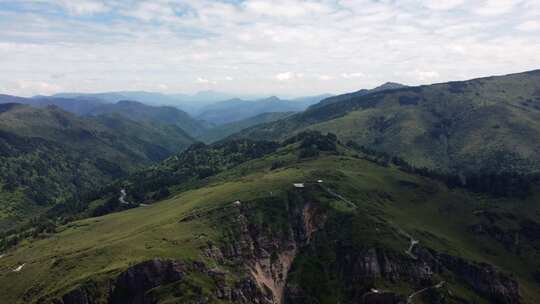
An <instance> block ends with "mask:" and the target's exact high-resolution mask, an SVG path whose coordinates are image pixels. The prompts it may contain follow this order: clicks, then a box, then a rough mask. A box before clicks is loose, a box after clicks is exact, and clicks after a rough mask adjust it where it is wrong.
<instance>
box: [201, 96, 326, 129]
mask: <svg viewBox="0 0 540 304" xmlns="http://www.w3.org/2000/svg"><path fill="white" fill-rule="evenodd" d="M329 96H331V95H327V94H325V95H318V96H311V97H303V98H298V99H292V100H283V99H280V98H278V97H275V96H272V97H269V98H265V99H259V100H242V99H231V100H225V101H221V102H218V103H214V104H211V105H208V106H206V107H204V108H202V109H201V114H199V115H198V116H197V118H198V119H200V120H204V121H207V122H210V123H212V124H216V125H222V124H226V123H231V122H235V121H240V120H244V119H247V118H249V117H254V116H257V115H259V114H262V113H271V112H299V111H303V110H305V109H306V108H307V107H308V106H310V105H313V104H316V103H318V102H319V101H321V100H323V99H325V98H328V97H329Z"/></svg>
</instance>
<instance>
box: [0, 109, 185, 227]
mask: <svg viewBox="0 0 540 304" xmlns="http://www.w3.org/2000/svg"><path fill="white" fill-rule="evenodd" d="M191 143H193V139H191V138H190V137H189V136H188V135H187V134H186V133H185V132H184V131H182V130H181V129H179V128H177V127H173V126H161V125H154V124H150V123H138V122H134V121H131V120H127V119H124V118H122V117H120V116H102V117H96V118H80V117H76V116H75V115H73V114H70V113H67V112H64V111H63V110H60V109H59V108H57V107H46V108H34V107H30V106H25V105H20V104H3V105H0V187H1V190H0V231H2V232H4V231H5V230H6V229H9V228H14V227H16V226H18V225H20V224H23V223H27V222H28V221H30V220H31V219H32V218H33V217H36V216H39V215H40V214H42V213H43V212H44V211H46V210H48V209H49V208H51V207H52V206H55V205H58V204H68V205H69V204H78V201H79V200H80V199H81V198H82V197H84V196H85V195H86V194H88V193H89V192H90V191H93V190H95V189H96V188H99V187H101V186H103V185H106V184H107V183H110V182H111V181H112V180H113V179H115V178H119V177H122V176H126V175H127V174H128V173H129V172H133V171H134V170H136V169H140V168H142V167H144V166H147V165H149V164H151V163H154V162H157V161H160V160H163V159H165V158H166V157H168V156H170V155H171V154H173V153H176V152H178V151H181V150H183V149H185V148H186V147H187V146H188V145H190V144H191Z"/></svg>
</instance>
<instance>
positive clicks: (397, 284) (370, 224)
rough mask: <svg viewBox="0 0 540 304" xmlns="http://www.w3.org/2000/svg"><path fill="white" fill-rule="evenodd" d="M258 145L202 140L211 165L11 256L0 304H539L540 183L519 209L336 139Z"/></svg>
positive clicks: (0, 285) (515, 203)
mask: <svg viewBox="0 0 540 304" xmlns="http://www.w3.org/2000/svg"><path fill="white" fill-rule="evenodd" d="M223 145H224V144H223ZM265 146H268V145H267V144H263V145H262V146H260V145H258V144H256V143H254V142H244V143H242V141H239V142H237V144H229V146H228V147H229V148H226V147H227V146H201V147H199V148H197V149H199V151H207V152H206V153H203V155H205V156H204V157H202V158H201V159H199V160H198V161H197V162H196V163H198V164H199V165H198V167H200V168H202V167H205V164H207V165H208V164H219V165H216V166H215V168H221V169H220V170H213V171H211V172H210V173H208V174H207V175H201V176H198V177H197V176H194V177H193V178H190V179H183V180H182V179H180V180H178V182H177V184H176V185H173V184H169V185H167V189H168V190H169V191H170V193H169V194H168V195H167V196H166V198H165V199H163V200H162V201H160V202H157V203H153V204H150V205H139V207H137V208H133V209H130V210H127V211H123V212H118V213H113V214H109V215H105V216H102V217H94V218H88V219H85V220H81V221H76V222H72V223H69V224H67V225H65V226H61V227H59V228H57V229H56V230H55V231H54V232H49V233H48V234H45V235H41V236H40V237H38V238H36V239H28V240H26V241H24V242H22V243H21V244H19V245H18V246H16V247H14V248H11V249H9V250H8V251H7V252H5V253H3V254H2V255H1V256H2V257H1V258H0V270H1V271H0V302H2V303H51V302H54V303H63V304H68V303H338V302H339V303H403V302H405V301H406V299H407V297H408V296H410V295H413V297H412V298H411V303H537V302H538V301H540V282H539V281H538V270H540V264H539V263H538V248H539V247H538V246H540V243H539V240H540V238H539V236H540V235H539V233H540V229H539V227H540V217H539V214H540V210H539V208H540V207H539V206H538V204H536V203H535V202H536V201H537V200H538V197H539V196H540V192H539V190H540V189H537V188H535V189H534V191H533V193H532V194H531V196H529V197H528V198H526V199H523V200H519V199H510V198H508V199H505V198H495V197H489V196H484V195H478V194H472V193H468V192H466V191H464V190H461V189H454V190H451V189H448V188H447V187H446V186H444V185H443V184H441V183H439V182H436V181H433V180H430V179H427V178H424V177H420V176H417V175H411V174H408V173H405V172H403V171H401V170H399V169H398V168H397V167H394V166H381V165H379V164H377V163H375V162H373V161H370V160H368V159H369V156H368V155H364V154H361V153H360V154H359V153H358V152H356V151H353V150H350V149H349V148H346V147H344V146H342V145H341V144H340V143H338V142H336V141H335V137H333V136H331V135H328V136H322V135H317V134H316V133H304V134H300V135H299V136H297V137H295V138H292V139H289V140H287V141H286V142H285V143H283V144H282V145H281V146H279V147H277V146H274V147H273V148H272V149H261V147H265ZM234 147H236V148H234ZM241 147H243V148H242V149H241V150H238V148H241ZM276 148H277V149H276ZM201 149H202V150H201ZM272 151H274V152H272ZM182 155H185V156H182ZM189 155H191V156H192V157H195V156H197V155H200V153H192V152H189V151H186V152H185V153H182V154H180V155H179V156H178V157H173V158H170V159H168V160H167V162H168V165H167V162H166V163H164V164H162V165H159V166H156V167H154V168H155V169H154V172H155V173H156V174H158V173H159V172H165V171H167V170H165V171H164V168H165V167H167V168H176V169H174V170H172V171H174V172H184V171H182V170H183V169H181V167H179V166H180V164H182V163H183V162H182V161H178V160H179V159H182V157H191V156H189ZM211 155H216V158H213V157H211ZM238 156H244V157H243V158H242V159H241V160H239V161H238V162H235V161H234V160H235V159H237V158H238ZM150 171H152V169H148V174H151V172H150ZM201 172H202V171H201ZM193 182H196V183H197V185H196V186H194V187H190V186H186V185H187V184H190V183H191V184H192V183H193ZM131 183H137V179H131ZM186 183H187V184H186ZM294 183H302V185H298V187H295V186H293V184H294ZM136 188H137V187H134V188H132V189H136ZM129 191H130V190H128V192H129ZM118 195H120V193H118ZM95 203H97V204H99V200H98V201H96V202H95ZM133 203H138V202H133ZM412 240H415V242H412ZM416 241H418V243H416ZM411 244H412V246H411ZM535 278H536V279H535ZM422 290H423V291H422ZM415 291H422V292H419V293H417V294H414V292H415ZM55 299H56V300H55ZM399 301H402V302H399Z"/></svg>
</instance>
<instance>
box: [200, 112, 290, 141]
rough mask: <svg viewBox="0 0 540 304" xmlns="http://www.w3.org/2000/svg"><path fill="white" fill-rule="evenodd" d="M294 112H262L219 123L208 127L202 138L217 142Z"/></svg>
mask: <svg viewBox="0 0 540 304" xmlns="http://www.w3.org/2000/svg"><path fill="white" fill-rule="evenodd" d="M293 114H294V112H270V113H262V114H259V115H256V116H253V117H249V118H246V119H243V120H240V121H235V122H231V123H226V124H223V125H219V126H216V127H213V128H208V129H206V130H205V131H204V133H203V134H202V135H201V137H200V139H201V140H202V141H204V142H207V143H212V142H216V141H218V140H221V139H224V138H226V137H228V136H230V135H232V134H234V133H238V132H240V131H242V130H244V129H247V128H249V127H253V126H255V125H259V124H264V123H269V122H273V121H276V120H280V119H283V118H285V117H288V116H291V115H293Z"/></svg>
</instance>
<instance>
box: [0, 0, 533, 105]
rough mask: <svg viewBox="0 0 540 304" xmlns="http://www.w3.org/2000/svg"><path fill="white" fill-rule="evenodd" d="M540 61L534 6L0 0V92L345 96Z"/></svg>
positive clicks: (430, 0) (472, 1) (480, 0)
mask: <svg viewBox="0 0 540 304" xmlns="http://www.w3.org/2000/svg"><path fill="white" fill-rule="evenodd" d="M539 68H540V1H539V0H312V1H307V0H306V1H300V0H245V1H238V0H236V1H235V0H221V1H220V0H213V1H211V0H176V1H173V0H107V1H100V0H16V1H13V0H0V93H3V94H12V95H20V96H32V95H36V94H44V95H49V94H54V93H58V92H105V91H120V90H144V91H155V92H163V93H194V92H197V91H204V90H213V91H222V92H229V93H235V94H261V95H263V94H269V95H270V94H272V95H281V96H301V95H315V94H320V93H342V92H350V91H356V90H359V89H362V88H371V87H374V86H377V85H379V84H381V83H384V82H387V81H394V82H400V83H404V84H407V85H418V84H429V83H436V82H444V81H449V80H464V79H470V78H474V77H482V76H490V75H502V74H508V73H514V72H522V71H526V70H533V69H539Z"/></svg>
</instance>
